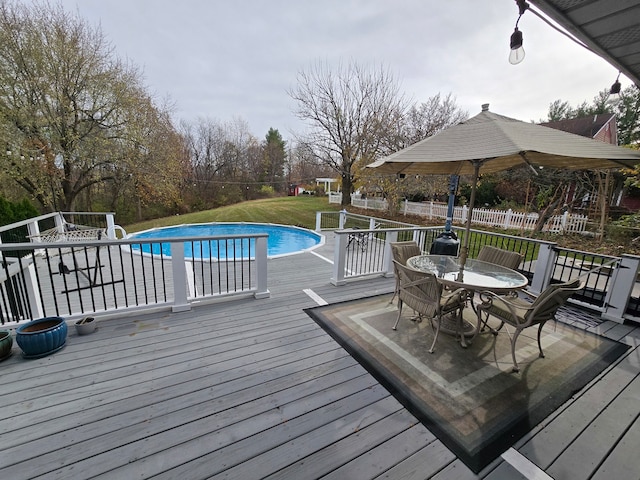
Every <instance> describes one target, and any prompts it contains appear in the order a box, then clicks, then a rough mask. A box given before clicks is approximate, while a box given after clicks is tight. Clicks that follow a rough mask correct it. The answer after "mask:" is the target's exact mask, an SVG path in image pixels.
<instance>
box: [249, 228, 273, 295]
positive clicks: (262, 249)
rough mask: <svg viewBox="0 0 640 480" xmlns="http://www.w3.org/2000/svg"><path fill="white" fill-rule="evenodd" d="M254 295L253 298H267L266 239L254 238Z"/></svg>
mask: <svg viewBox="0 0 640 480" xmlns="http://www.w3.org/2000/svg"><path fill="white" fill-rule="evenodd" d="M256 277H257V278H256V281H257V285H256V293H254V294H253V298H269V297H270V296H271V292H269V289H268V288H267V237H266V236H265V237H257V238H256Z"/></svg>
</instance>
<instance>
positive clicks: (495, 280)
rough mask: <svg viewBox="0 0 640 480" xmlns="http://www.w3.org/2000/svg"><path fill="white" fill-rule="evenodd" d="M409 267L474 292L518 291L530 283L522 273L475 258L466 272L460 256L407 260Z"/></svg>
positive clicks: (466, 264)
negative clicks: (461, 266) (461, 264)
mask: <svg viewBox="0 0 640 480" xmlns="http://www.w3.org/2000/svg"><path fill="white" fill-rule="evenodd" d="M407 266H408V267H409V268H412V269H414V270H418V271H421V272H428V273H433V274H434V275H435V276H436V277H437V278H438V279H439V280H440V281H441V282H442V283H445V284H448V285H452V286H456V287H464V288H467V289H470V290H491V291H501V290H516V289H519V288H523V287H526V286H527V284H528V280H527V277H525V276H524V275H522V274H521V273H520V272H517V271H515V270H511V269H510V268H506V267H502V266H500V265H496V264H493V263H488V262H482V261H480V260H474V259H472V258H468V259H467V261H466V263H465V265H464V268H463V269H462V272H461V270H460V259H459V257H452V256H449V255H418V256H416V257H411V258H410V259H409V260H407ZM460 274H462V278H460Z"/></svg>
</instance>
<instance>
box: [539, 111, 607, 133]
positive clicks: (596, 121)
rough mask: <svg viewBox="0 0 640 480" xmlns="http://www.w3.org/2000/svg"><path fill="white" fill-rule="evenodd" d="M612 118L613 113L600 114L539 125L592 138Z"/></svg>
mask: <svg viewBox="0 0 640 480" xmlns="http://www.w3.org/2000/svg"><path fill="white" fill-rule="evenodd" d="M614 116H615V115H614V114H613V113H601V114H599V115H589V116H587V117H580V118H571V119H568V120H558V121H557V122H545V123H541V124H540V125H543V126H545V127H551V128H555V129H556V130H562V131H564V132H569V133H574V134H576V135H580V136H582V137H588V138H594V137H595V136H596V135H597V134H598V133H599V132H600V130H602V129H603V128H604V126H605V125H606V124H607V123H608V122H609V121H611V119H612V118H613V117H614Z"/></svg>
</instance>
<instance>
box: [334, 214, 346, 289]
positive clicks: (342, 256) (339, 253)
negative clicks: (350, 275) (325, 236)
mask: <svg viewBox="0 0 640 480" xmlns="http://www.w3.org/2000/svg"><path fill="white" fill-rule="evenodd" d="M341 213H342V212H341ZM341 217H342V216H341ZM335 235H336V246H335V249H334V251H333V275H332V277H331V280H330V282H331V284H332V285H335V286H339V285H345V284H346V283H347V282H346V280H345V279H344V277H345V275H344V269H345V265H346V262H347V239H348V238H349V235H348V234H346V233H345V234H340V233H339V232H336V233H335Z"/></svg>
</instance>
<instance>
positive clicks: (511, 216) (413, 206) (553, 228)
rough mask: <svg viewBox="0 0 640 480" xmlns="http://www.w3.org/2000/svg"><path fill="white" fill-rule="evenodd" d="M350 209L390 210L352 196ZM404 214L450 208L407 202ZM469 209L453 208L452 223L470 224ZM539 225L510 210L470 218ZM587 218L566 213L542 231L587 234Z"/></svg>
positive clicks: (336, 197)
mask: <svg viewBox="0 0 640 480" xmlns="http://www.w3.org/2000/svg"><path fill="white" fill-rule="evenodd" d="M341 201H342V194H341V193H331V194H329V203H340V202H341ZM351 205H352V206H354V207H358V208H363V209H366V210H387V207H388V204H387V201H386V200H385V199H383V198H360V196H359V195H352V196H351ZM401 211H402V213H403V214H404V215H417V216H420V217H424V218H427V219H429V220H432V219H443V220H445V219H446V218H447V204H446V203H442V202H409V201H406V200H405V201H404V202H403V204H402V208H401ZM468 212H469V208H468V207H467V206H466V205H463V206H459V207H454V212H453V223H457V224H464V223H466V221H467V215H468ZM537 221H538V214H537V213H524V212H516V211H513V210H511V209H509V210H496V209H491V208H474V209H473V212H472V215H471V223H472V224H474V225H485V226H489V227H496V228H514V229H520V230H533V229H534V227H535V225H536V222H537ZM587 221H588V217H587V216H586V215H578V214H573V213H569V212H564V213H563V214H562V215H555V216H553V217H551V218H550V219H549V220H547V222H546V223H545V225H544V228H543V231H545V232H553V233H560V232H564V233H582V232H585V231H586V230H587Z"/></svg>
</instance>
